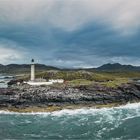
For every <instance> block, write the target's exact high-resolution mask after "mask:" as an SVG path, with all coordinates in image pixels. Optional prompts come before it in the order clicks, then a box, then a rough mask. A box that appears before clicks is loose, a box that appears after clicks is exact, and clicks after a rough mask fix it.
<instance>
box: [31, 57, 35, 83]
mask: <svg viewBox="0 0 140 140" xmlns="http://www.w3.org/2000/svg"><path fill="white" fill-rule="evenodd" d="M31 81H35V63H34V59H32V60H31Z"/></svg>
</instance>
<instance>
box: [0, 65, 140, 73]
mask: <svg viewBox="0 0 140 140" xmlns="http://www.w3.org/2000/svg"><path fill="white" fill-rule="evenodd" d="M35 67H36V71H37V72H41V71H46V70H64V71H73V70H74V71H80V70H85V71H140V67H138V66H132V65H122V64H119V63H114V64H110V63H108V64H104V65H102V66H100V67H98V68H91V69H59V68H57V67H53V66H47V65H44V64H35ZM30 68H31V65H30V64H9V65H1V64H0V73H8V74H21V73H30Z"/></svg>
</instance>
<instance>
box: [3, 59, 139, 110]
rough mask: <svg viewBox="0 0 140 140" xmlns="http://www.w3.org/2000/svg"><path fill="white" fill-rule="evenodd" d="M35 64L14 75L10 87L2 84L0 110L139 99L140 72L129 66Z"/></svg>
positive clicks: (104, 104) (101, 104) (111, 103)
mask: <svg viewBox="0 0 140 140" xmlns="http://www.w3.org/2000/svg"><path fill="white" fill-rule="evenodd" d="M32 62H33V61H32ZM35 65H36V64H34V65H33V64H31V73H30V74H29V73H24V74H23V73H22V74H18V75H15V77H16V78H15V79H13V80H11V81H10V82H8V85H9V86H8V88H0V109H1V110H10V111H16V112H32V111H35V112H42V111H43V112H47V111H55V110H60V109H66V108H67V109H75V108H81V107H111V106H116V105H121V104H126V103H129V102H139V101H140V83H139V79H140V72H139V70H136V71H134V70H132V67H130V66H127V67H126V66H125V69H124V70H121V71H119V70H117V68H116V69H115V70H116V71H114V70H112V69H111V70H110V71H109V70H103V69H102V70H101V67H100V68H98V70H97V69H93V70H92V69H86V70H85V69H78V70H68V69H67V70H66V69H65V70H64V69H63V70H60V69H56V68H55V70H54V69H52V70H44V67H43V70H41V69H39V71H38V70H36V72H35ZM37 65H38V64H37ZM115 65H116V64H115ZM117 65H118V64H117ZM110 66H111V67H112V66H113V64H112V65H110ZM104 67H105V65H104V66H103V67H102V68H104ZM122 67H124V66H122ZM126 68H131V70H128V69H126ZM99 69H100V70H99ZM119 69H120V67H119ZM44 80H45V81H44ZM49 81H51V84H48V82H49ZM60 81H61V82H60ZM31 82H32V84H31ZM33 83H38V84H33ZM45 83H46V84H45Z"/></svg>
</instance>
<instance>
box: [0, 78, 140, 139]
mask: <svg viewBox="0 0 140 140" xmlns="http://www.w3.org/2000/svg"><path fill="white" fill-rule="evenodd" d="M9 78H12V77H7V76H6V77H4V76H3V77H2V76H0V80H1V81H2V82H1V83H0V87H2V88H6V87H7V81H8V80H9ZM0 140H140V103H133V104H127V105H124V106H120V107H113V108H102V109H96V108H81V109H75V110H66V109H64V110H61V111H55V112H50V113H49V112H48V113H43V112H36V113H35V112H32V113H16V112H9V111H3V110H1V111H0Z"/></svg>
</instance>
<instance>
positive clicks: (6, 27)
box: [0, 0, 140, 67]
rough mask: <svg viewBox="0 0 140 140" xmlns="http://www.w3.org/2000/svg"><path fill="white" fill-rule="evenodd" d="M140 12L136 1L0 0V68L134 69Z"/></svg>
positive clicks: (139, 34) (139, 3)
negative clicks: (118, 65)
mask: <svg viewBox="0 0 140 140" xmlns="http://www.w3.org/2000/svg"><path fill="white" fill-rule="evenodd" d="M139 7H140V2H139V0H134V1H132V0H29V1H26V0H12V1H11V0H0V61H1V62H0V63H17V62H18V63H20V62H21V63H26V62H29V60H30V59H31V58H35V59H36V61H38V63H45V64H48V65H55V66H60V67H61V66H63V67H92V66H94V67H95V66H99V65H101V64H104V63H108V62H111V63H112V62H121V63H126V64H128V63H133V64H139V53H140V48H139V44H140V41H139V36H140V31H139V29H140V8H139ZM11 58H12V59H11Z"/></svg>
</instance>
